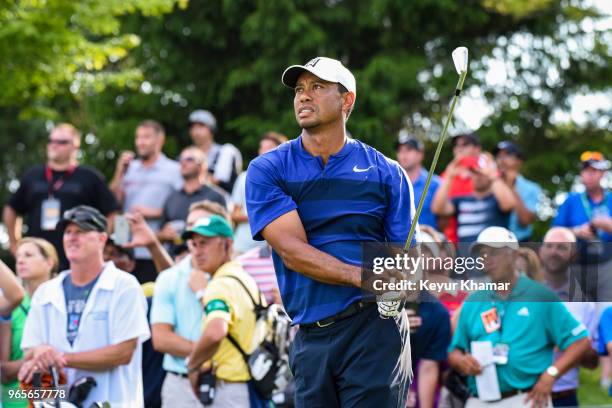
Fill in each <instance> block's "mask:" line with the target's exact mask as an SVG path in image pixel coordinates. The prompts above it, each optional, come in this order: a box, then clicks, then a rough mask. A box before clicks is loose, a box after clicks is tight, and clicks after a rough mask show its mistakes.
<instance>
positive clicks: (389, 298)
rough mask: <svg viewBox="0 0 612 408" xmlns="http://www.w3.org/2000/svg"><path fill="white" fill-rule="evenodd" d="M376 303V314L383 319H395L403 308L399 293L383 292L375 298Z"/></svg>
mask: <svg viewBox="0 0 612 408" xmlns="http://www.w3.org/2000/svg"><path fill="white" fill-rule="evenodd" d="M376 303H377V304H378V313H379V314H380V317H382V318H383V319H388V318H390V317H396V316H397V315H399V314H400V312H401V311H402V308H403V307H404V301H403V299H402V297H401V294H400V292H385V293H383V294H382V295H380V296H377V298H376Z"/></svg>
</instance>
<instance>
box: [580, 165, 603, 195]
mask: <svg viewBox="0 0 612 408" xmlns="http://www.w3.org/2000/svg"><path fill="white" fill-rule="evenodd" d="M604 173H605V172H604V171H603V170H597V169H594V168H593V167H591V166H588V167H586V168H584V169H583V170H582V171H581V172H580V179H581V180H582V184H584V187H585V188H586V189H587V190H594V189H597V188H599V186H600V185H601V179H602V178H603V176H604Z"/></svg>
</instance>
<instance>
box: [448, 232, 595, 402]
mask: <svg viewBox="0 0 612 408" xmlns="http://www.w3.org/2000/svg"><path fill="white" fill-rule="evenodd" d="M474 249H475V250H476V252H478V254H479V256H480V257H482V259H483V262H484V267H485V270H486V273H487V275H488V276H489V278H490V279H491V281H492V282H493V283H496V284H498V285H499V287H498V290H482V291H478V292H475V293H473V294H472V295H470V296H469V297H468V298H467V299H466V301H465V302H464V303H463V307H462V309H461V314H460V315H459V321H458V323H457V327H456V329H455V333H454V336H453V339H452V341H451V345H450V347H449V356H448V357H449V358H448V360H449V363H450V365H451V366H452V367H453V368H455V369H456V370H458V371H459V372H461V373H462V374H464V375H467V376H468V387H469V389H470V393H471V394H472V397H470V398H469V399H468V401H467V405H466V408H474V407H509V408H510V407H511V408H514V407H519V406H535V407H550V406H551V403H550V396H551V392H552V388H553V384H554V383H555V381H556V379H557V378H559V376H560V375H562V374H564V373H565V372H566V371H567V370H569V369H570V368H571V367H573V366H574V365H576V364H577V363H578V362H579V361H580V358H581V357H582V355H583V354H584V353H585V352H586V351H587V350H588V349H589V348H590V341H589V339H588V331H587V329H586V328H585V327H584V325H583V324H581V323H579V322H578V321H576V319H575V318H574V317H573V316H572V315H571V314H570V312H569V311H568V310H567V309H566V307H565V306H564V305H563V303H561V302H560V301H559V298H558V297H557V296H556V295H555V294H554V293H553V292H552V291H551V290H549V289H548V288H546V287H545V286H543V285H541V284H539V283H537V282H535V281H533V280H531V279H529V278H527V277H525V276H522V275H520V274H519V272H518V271H517V270H516V268H515V266H514V265H515V259H516V254H517V251H518V249H519V246H518V241H517V239H516V236H515V235H514V234H513V233H512V232H511V231H509V230H507V229H505V228H502V227H489V228H487V229H485V230H484V231H482V232H481V233H480V234H479V236H478V239H477V241H476V245H475V247H474ZM506 288H507V289H506ZM475 343H477V344H478V345H482V346H487V345H488V347H490V348H492V352H493V356H495V360H493V361H492V362H490V364H494V365H495V371H496V377H497V383H498V386H499V394H498V398H497V399H494V400H491V398H494V397H493V396H491V398H485V397H484V396H480V397H482V398H479V394H478V391H477V387H476V380H475V376H477V375H480V374H482V372H483V367H482V366H481V363H482V360H481V361H478V360H477V359H476V358H475V357H474V356H473V355H472V354H471V353H473V351H474V350H473V348H474V347H475V346H476V344H475ZM485 343H488V344H485ZM555 346H557V347H558V348H559V350H560V353H559V355H558V358H557V359H556V360H555V361H554V364H553V348H554V347H555ZM491 357H492V356H491ZM489 379H490V377H489ZM490 387H491V385H488V387H487V391H489V392H490V391H491V389H490ZM483 391H484V390H483Z"/></svg>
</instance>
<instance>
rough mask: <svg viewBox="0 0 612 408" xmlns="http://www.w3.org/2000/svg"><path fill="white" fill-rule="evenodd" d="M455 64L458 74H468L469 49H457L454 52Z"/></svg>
mask: <svg viewBox="0 0 612 408" xmlns="http://www.w3.org/2000/svg"><path fill="white" fill-rule="evenodd" d="M453 63H454V64H455V69H456V70H457V74H459V75H461V74H463V73H464V72H467V66H468V49H467V48H465V47H457V48H455V50H454V51H453Z"/></svg>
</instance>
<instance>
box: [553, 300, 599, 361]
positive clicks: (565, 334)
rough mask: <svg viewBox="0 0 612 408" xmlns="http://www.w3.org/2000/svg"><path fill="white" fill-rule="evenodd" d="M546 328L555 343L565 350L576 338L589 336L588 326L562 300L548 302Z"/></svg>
mask: <svg viewBox="0 0 612 408" xmlns="http://www.w3.org/2000/svg"><path fill="white" fill-rule="evenodd" d="M547 305H548V306H549V307H548V318H547V319H546V322H545V324H546V326H547V327H546V328H547V331H548V332H549V333H550V336H551V337H552V339H553V341H554V343H555V345H557V346H559V348H560V349H561V350H565V349H566V348H568V347H569V346H571V345H572V343H574V342H575V341H576V340H580V339H582V338H585V337H588V335H589V333H588V331H587V328H586V326H585V325H584V324H583V323H580V322H579V321H578V320H576V319H575V318H574V316H572V314H571V313H570V312H569V310H567V307H565V305H564V304H563V303H561V302H548V303H547Z"/></svg>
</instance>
